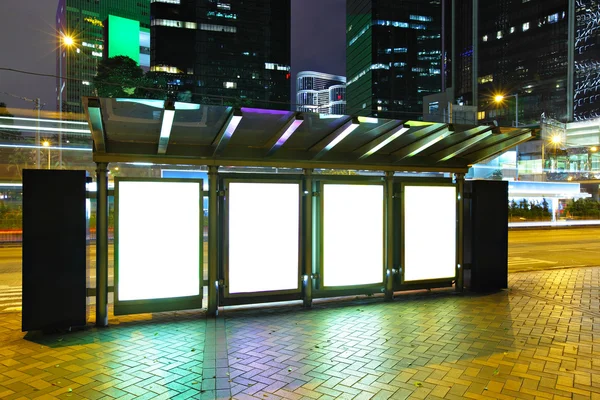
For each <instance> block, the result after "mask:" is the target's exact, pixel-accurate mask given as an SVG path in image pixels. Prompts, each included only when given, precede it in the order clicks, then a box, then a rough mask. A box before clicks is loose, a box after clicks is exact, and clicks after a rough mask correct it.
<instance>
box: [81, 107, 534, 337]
mask: <svg viewBox="0 0 600 400" xmlns="http://www.w3.org/2000/svg"><path fill="white" fill-rule="evenodd" d="M84 106H85V113H86V115H87V118H88V122H89V126H90V129H91V131H92V137H93V158H94V162H95V163H96V165H97V201H98V203H97V279H96V284H97V288H96V296H97V298H96V307H97V308H96V321H97V322H96V323H97V324H98V325H100V326H102V325H106V324H108V317H107V315H108V312H107V310H108V302H107V291H108V289H107V288H108V286H107V280H108V165H109V163H113V162H130V163H134V162H135V163H152V164H166V165H195V166H203V167H207V169H208V203H209V207H208V208H209V213H208V252H207V253H208V254H207V258H208V279H207V280H205V279H204V278H203V274H202V259H203V257H204V256H205V255H204V254H203V251H202V231H201V229H202V228H201V227H202V225H203V222H202V220H203V218H205V217H204V215H203V213H202V199H203V196H204V193H203V190H204V189H203V188H204V185H203V182H202V180H201V179H195V180H194V179H192V180H185V179H159V178H157V179H138V178H121V179H119V178H116V179H115V211H116V215H115V313H116V314H122V313H135V312H153V311H165V310H177V309H184V308H199V305H200V304H201V301H202V293H203V287H205V286H207V287H208V314H209V315H216V314H217V312H218V308H219V306H227V305H235V304H247V303H260V302H270V301H282V300H302V301H303V304H304V306H306V307H310V306H311V304H312V300H313V299H314V298H321V297H330V296H340V295H353V294H370V293H380V292H382V293H384V294H385V299H387V300H391V299H392V298H393V293H394V292H395V291H400V290H411V289H420V288H432V287H443V286H452V285H455V286H456V289H457V290H462V288H463V273H462V269H463V268H462V266H463V223H464V222H463V221H464V219H463V197H464V196H463V190H464V189H463V186H464V175H465V173H466V172H467V170H468V168H469V166H471V165H472V164H475V163H478V162H481V161H484V160H486V159H489V158H491V157H494V156H496V155H498V154H500V153H502V152H504V151H506V150H507V149H509V148H511V147H514V146H516V145H518V144H520V143H522V142H525V141H527V140H529V139H530V138H531V137H532V132H531V131H530V130H529V129H513V128H498V127H492V126H464V125H456V124H445V123H430V122H423V121H410V120H395V119H382V118H371V117H364V116H347V115H321V114H317V113H304V114H302V113H298V112H293V111H282V110H267V109H257V108H247V107H242V108H234V107H229V106H215V105H202V104H191V103H181V102H172V101H163V100H149V99H130V98H127V99H119V98H95V97H88V98H84ZM220 167H277V168H290V169H295V171H297V173H290V174H231V173H223V171H222V170H221V171H220V170H219V168H220ZM320 169H333V170H357V171H373V172H374V173H373V174H372V175H362V174H360V175H352V176H336V175H323V174H318V173H315V170H320ZM376 172H379V174H377V173H376ZM406 172H437V173H443V174H439V175H437V176H436V177H422V176H418V175H416V174H415V175H414V176H410V174H406ZM165 204H169V208H168V210H169V211H168V213H165V207H164V205H165ZM142 215H145V218H142V217H141V216H142ZM149 215H151V216H152V218H148V216H149Z"/></svg>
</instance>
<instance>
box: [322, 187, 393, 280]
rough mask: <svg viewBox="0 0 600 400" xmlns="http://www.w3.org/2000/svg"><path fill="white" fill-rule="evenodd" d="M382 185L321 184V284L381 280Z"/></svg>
mask: <svg viewBox="0 0 600 400" xmlns="http://www.w3.org/2000/svg"><path fill="white" fill-rule="evenodd" d="M383 200H384V198H383V186H382V185H341V184H324V185H323V284H324V286H325V287H333V286H354V285H367V284H377V283H383V267H384V265H383Z"/></svg>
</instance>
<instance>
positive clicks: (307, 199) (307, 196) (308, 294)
mask: <svg viewBox="0 0 600 400" xmlns="http://www.w3.org/2000/svg"><path fill="white" fill-rule="evenodd" d="M312 173H313V170H312V169H305V170H304V195H303V196H302V198H303V201H304V202H303V209H304V210H303V211H304V214H303V217H302V218H303V224H302V226H303V227H304V235H303V238H304V240H302V243H303V246H302V250H303V251H304V259H303V268H302V269H303V271H304V272H303V275H304V276H303V279H302V282H303V284H304V297H303V298H302V306H303V307H306V308H310V307H312V285H313V282H312V274H313V270H312V269H313V264H312V261H313V257H312V240H313V224H312V221H313V215H312V214H313V204H312V202H313V196H312V185H313V184H312V182H313V180H312Z"/></svg>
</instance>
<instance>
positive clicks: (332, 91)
mask: <svg viewBox="0 0 600 400" xmlns="http://www.w3.org/2000/svg"><path fill="white" fill-rule="evenodd" d="M296 82H297V83H296V87H297V93H296V109H297V110H298V111H302V112H316V113H320V114H335V115H344V114H346V77H345V76H337V75H331V74H325V73H323V72H315V71H301V72H299V73H298V75H297V81H296Z"/></svg>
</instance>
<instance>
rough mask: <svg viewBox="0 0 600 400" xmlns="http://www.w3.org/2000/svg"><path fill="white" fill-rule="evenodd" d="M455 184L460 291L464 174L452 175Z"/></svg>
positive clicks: (460, 288)
mask: <svg viewBox="0 0 600 400" xmlns="http://www.w3.org/2000/svg"><path fill="white" fill-rule="evenodd" d="M454 177H455V180H456V186H457V189H458V190H457V191H458V194H457V200H456V216H457V240H456V286H455V288H456V291H457V292H462V291H463V288H464V279H463V278H464V253H463V252H464V235H465V229H464V223H465V222H464V221H465V218H464V197H465V174H455V175H454Z"/></svg>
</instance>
